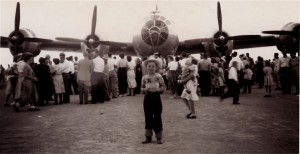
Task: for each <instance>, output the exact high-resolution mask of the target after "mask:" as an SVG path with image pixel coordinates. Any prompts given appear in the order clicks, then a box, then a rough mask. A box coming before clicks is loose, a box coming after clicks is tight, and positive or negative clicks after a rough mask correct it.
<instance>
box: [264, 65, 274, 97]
mask: <svg viewBox="0 0 300 154" xmlns="http://www.w3.org/2000/svg"><path fill="white" fill-rule="evenodd" d="M263 71H264V74H265V77H264V81H265V83H264V85H265V88H266V95H265V96H264V97H272V95H271V89H272V88H271V86H272V85H273V77H272V68H271V64H270V62H269V61H266V66H265V67H264V69H263Z"/></svg>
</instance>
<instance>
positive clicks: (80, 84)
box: [0, 48, 299, 117]
mask: <svg viewBox="0 0 300 154" xmlns="http://www.w3.org/2000/svg"><path fill="white" fill-rule="evenodd" d="M84 49H85V48H83V50H84ZM93 53H94V54H92V55H91V54H89V52H83V57H84V58H83V59H80V60H78V58H77V57H74V59H75V61H74V60H73V57H72V56H69V57H66V56H65V54H64V53H60V54H59V58H53V59H50V56H49V55H47V56H46V57H41V58H39V64H36V63H33V58H34V57H33V55H31V54H30V53H24V54H19V55H17V56H15V57H14V64H13V65H12V67H9V68H8V69H7V70H5V69H4V68H3V67H2V65H1V66H0V70H1V80H0V81H3V82H4V81H5V80H7V81H9V82H8V83H9V84H7V88H6V94H7V100H6V103H5V105H6V106H8V105H9V98H13V99H12V100H13V103H12V104H13V105H14V106H17V107H18V106H19V105H20V104H18V103H21V102H22V101H21V99H20V98H19V97H20V96H19V95H20V93H21V90H22V89H25V88H20V87H22V86H20V84H25V82H24V81H23V80H24V79H25V81H27V80H28V81H30V82H28V83H26V84H27V85H31V84H32V85H34V86H32V87H33V88H32V87H31V88H30V89H33V90H32V91H34V94H36V96H35V95H32V97H31V98H30V101H32V102H33V103H31V105H30V106H34V104H35V105H36V106H38V105H47V104H49V101H54V103H53V104H55V105H56V104H63V103H69V102H70V95H71V94H75V95H78V94H79V103H80V104H88V103H91V104H95V103H104V102H105V101H109V100H110V99H112V98H117V97H124V96H135V94H140V93H141V88H142V87H141V85H142V84H141V80H142V77H143V75H145V74H146V68H145V66H144V65H143V63H144V61H145V60H146V59H147V58H144V59H142V60H141V59H140V58H136V59H135V60H133V59H132V57H131V56H125V55H124V54H122V53H121V54H120V55H119V60H117V58H116V56H114V57H112V55H111V54H110V53H108V54H105V55H103V56H99V55H98V54H97V52H93ZM28 57H30V58H31V59H28ZM24 58H25V59H24ZM151 58H154V59H156V60H158V62H159V67H158V70H157V71H158V73H160V74H161V75H162V76H163V79H164V82H165V83H166V85H167V89H169V90H170V93H171V96H170V97H169V98H170V99H174V98H178V97H180V96H181V95H182V93H183V92H184V93H185V92H186V91H184V89H186V88H185V87H186V86H187V87H189V88H188V89H189V90H188V91H187V92H190V91H192V93H194V92H195V95H193V99H192V100H193V101H196V100H198V98H197V97H196V96H200V95H201V96H222V95H224V94H225V89H226V87H227V89H228V90H229V89H230V88H229V87H230V86H231V85H233V84H234V83H233V82H232V79H233V78H234V77H233V76H232V73H230V69H231V68H232V67H234V66H232V63H233V62H234V61H236V62H237V66H236V72H237V73H236V75H237V79H235V78H234V79H235V80H234V81H235V82H236V86H238V87H239V88H240V89H241V90H242V93H247V92H248V93H251V87H253V86H255V85H257V86H258V88H263V87H265V89H266V95H265V96H264V97H271V91H272V86H273V85H274V86H275V87H276V89H275V90H282V93H283V94H291V89H292V84H294V85H295V88H296V94H299V59H298V57H296V56H295V55H294V54H291V55H290V57H288V56H287V55H286V54H283V57H281V58H279V57H278V53H275V54H274V59H273V61H270V60H264V59H263V58H262V57H258V58H257V60H256V61H254V59H253V58H251V57H250V56H249V54H248V53H247V54H246V55H243V54H242V55H239V56H238V55H237V52H233V53H232V55H231V56H227V57H221V58H219V57H211V58H210V57H208V56H207V54H205V53H204V54H201V58H200V60H198V59H196V58H194V57H192V56H191V55H188V54H187V53H182V54H181V55H180V56H171V55H170V56H168V57H167V58H166V59H163V58H162V57H160V55H159V54H158V53H157V54H155V55H154V56H153V57H151ZM26 64H27V65H26ZM24 66H26V67H25V68H24ZM27 66H30V69H29V68H28V67H27ZM185 68H189V69H188V70H189V71H190V72H194V73H193V74H194V75H193V79H192V80H189V81H193V82H187V81H188V80H187V81H184V80H183V78H184V76H187V75H188V74H189V73H187V72H186V71H185ZM24 70H25V72H24ZM26 73H28V74H26ZM24 74H25V75H27V76H26V77H24ZM2 76H3V77H2ZM4 76H6V77H4ZM2 78H3V79H2ZM180 82H182V83H180ZM183 83H189V84H188V85H184V84H183ZM193 85H195V86H194V87H193ZM236 86H235V87H236ZM27 87H28V86H27ZM191 87H193V88H191ZM234 89H236V88H234ZM26 91H27V90H26ZM235 91H236V93H238V94H239V91H240V90H238V91H237V90H234V92H235ZM229 92H230V90H229ZM89 94H91V96H92V99H91V100H88V95H89ZM11 96H12V97H11ZM26 96H28V95H26ZM35 101H36V102H35ZM26 102H27V103H25V104H28V103H29V102H28V100H26ZM14 103H17V104H14ZM233 103H238V101H237V99H235V100H234V101H233ZM21 104H22V105H23V106H24V102H22V103H21ZM29 104H30V103H29ZM32 108H34V107H32ZM192 112H193V111H192ZM193 116H194V114H192V117H193Z"/></svg>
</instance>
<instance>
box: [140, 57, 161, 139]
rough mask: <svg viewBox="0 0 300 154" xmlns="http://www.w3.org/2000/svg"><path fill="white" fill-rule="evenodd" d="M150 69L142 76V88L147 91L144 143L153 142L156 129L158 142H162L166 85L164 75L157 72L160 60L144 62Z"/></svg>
mask: <svg viewBox="0 0 300 154" xmlns="http://www.w3.org/2000/svg"><path fill="white" fill-rule="evenodd" d="M144 64H145V67H146V69H147V71H148V73H147V74H146V75H144V76H143V78H142V88H141V90H142V91H143V92H144V93H145V97H144V115H145V129H146V132H145V136H146V140H145V141H143V142H142V143H143V144H146V143H151V141H152V130H154V132H155V134H156V138H157V143H158V144H162V141H161V140H162V130H163V129H162V119H161V113H162V103H161V99H160V93H162V92H163V91H164V90H165V88H166V86H165V83H164V79H163V77H162V76H161V75H160V74H159V73H156V71H157V69H158V68H159V65H160V64H159V62H158V61H157V60H155V59H149V60H147V61H145V62H144Z"/></svg>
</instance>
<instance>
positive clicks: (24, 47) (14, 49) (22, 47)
mask: <svg viewBox="0 0 300 154" xmlns="http://www.w3.org/2000/svg"><path fill="white" fill-rule="evenodd" d="M14 35H15V33H14V32H11V33H10V34H9V37H10V38H11V37H13V36H14ZM18 37H19V38H20V40H19V41H17V43H15V44H12V43H10V42H9V43H8V48H9V49H10V52H11V54H12V55H13V56H15V55H17V54H18V53H24V52H30V53H32V54H33V55H34V56H37V55H39V54H40V52H41V50H40V49H39V48H38V46H39V43H35V42H26V41H22V38H32V37H35V34H34V33H33V31H31V30H30V29H20V30H19V33H18Z"/></svg>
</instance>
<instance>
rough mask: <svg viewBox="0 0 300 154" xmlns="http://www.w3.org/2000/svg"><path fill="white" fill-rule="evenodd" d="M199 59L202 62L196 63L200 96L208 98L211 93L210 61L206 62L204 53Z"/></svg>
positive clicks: (206, 58)
mask: <svg viewBox="0 0 300 154" xmlns="http://www.w3.org/2000/svg"><path fill="white" fill-rule="evenodd" d="M201 58H202V60H201V61H199V63H198V73H199V76H200V77H199V86H200V89H201V96H209V95H210V91H211V61H210V60H208V57H207V54H206V53H204V54H202V55H201Z"/></svg>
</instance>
